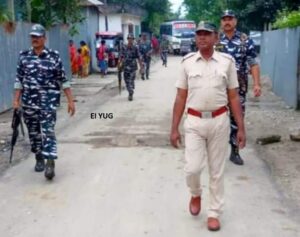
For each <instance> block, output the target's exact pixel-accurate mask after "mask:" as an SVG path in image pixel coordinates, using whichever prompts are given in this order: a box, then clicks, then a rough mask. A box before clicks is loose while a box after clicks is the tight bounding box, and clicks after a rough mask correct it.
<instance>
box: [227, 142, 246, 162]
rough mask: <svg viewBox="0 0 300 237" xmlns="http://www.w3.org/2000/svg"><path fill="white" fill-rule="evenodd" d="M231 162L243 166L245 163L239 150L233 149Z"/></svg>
mask: <svg viewBox="0 0 300 237" xmlns="http://www.w3.org/2000/svg"><path fill="white" fill-rule="evenodd" d="M230 161H231V162H233V163H234V164H236V165H243V164H244V161H243V159H242V158H241V156H240V154H239V150H238V148H235V147H233V146H232V147H231V154H230Z"/></svg>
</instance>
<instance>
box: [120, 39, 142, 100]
mask: <svg viewBox="0 0 300 237" xmlns="http://www.w3.org/2000/svg"><path fill="white" fill-rule="evenodd" d="M120 57H121V58H122V59H123V67H124V80H125V84H126V88H127V91H128V92H129V95H133V92H134V80H135V75H136V70H137V62H136V59H140V58H141V56H140V53H139V50H138V47H137V46H135V45H132V47H129V46H128V45H124V46H123V47H122V49H121V52H120Z"/></svg>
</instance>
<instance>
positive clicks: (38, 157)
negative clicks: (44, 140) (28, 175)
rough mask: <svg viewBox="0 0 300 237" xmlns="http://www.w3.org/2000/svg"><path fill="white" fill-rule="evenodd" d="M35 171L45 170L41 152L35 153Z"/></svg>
mask: <svg viewBox="0 0 300 237" xmlns="http://www.w3.org/2000/svg"><path fill="white" fill-rule="evenodd" d="M35 160H36V163H35V167H34V170H35V172H43V171H44V170H45V160H44V157H43V155H42V154H41V153H38V154H35Z"/></svg>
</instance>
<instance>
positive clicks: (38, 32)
mask: <svg viewBox="0 0 300 237" xmlns="http://www.w3.org/2000/svg"><path fill="white" fill-rule="evenodd" d="M45 34H46V30H45V28H44V27H43V26H42V25H40V24H35V25H33V26H32V27H31V31H30V33H29V35H32V36H38V37H40V36H44V35H45Z"/></svg>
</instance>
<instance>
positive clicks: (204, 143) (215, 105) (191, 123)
mask: <svg viewBox="0 0 300 237" xmlns="http://www.w3.org/2000/svg"><path fill="white" fill-rule="evenodd" d="M216 42H217V32H216V27H215V26H214V25H213V24H211V23H209V22H200V23H199V25H198V27H197V29H196V44H197V47H198V49H199V51H198V52H195V53H190V54H188V55H187V56H186V57H184V59H183V61H182V67H181V73H180V77H179V78H178V80H177V82H176V87H177V96H176V100H175V104H174V109H173V121H172V131H171V135H170V140H171V144H172V145H173V146H174V147H176V148H178V142H180V133H179V128H178V127H179V124H180V120H181V117H182V115H183V112H184V110H185V108H186V109H187V117H186V119H185V122H184V129H185V159H186V165H185V168H184V169H185V172H186V175H187V177H186V181H187V185H188V187H189V188H190V191H191V195H192V198H191V201H190V206H189V209H190V212H191V214H192V215H198V214H199V213H200V210H201V193H202V190H201V182H200V175H201V172H202V170H203V168H204V167H205V163H206V159H207V163H208V169H209V206H208V219H207V227H208V229H209V230H211V231H216V230H219V229H220V221H219V216H220V214H221V212H222V207H223V204H224V166H225V160H226V157H227V153H228V152H229V143H228V140H229V131H230V124H229V115H228V108H227V105H228V104H229V105H230V107H231V110H232V112H233V114H234V117H235V120H236V122H237V125H238V133H237V140H238V143H239V146H240V148H243V147H244V146H245V142H246V139H245V129H244V123H243V118H242V111H241V104H240V100H239V96H238V92H237V88H238V86H239V84H238V80H237V73H236V68H235V61H234V59H233V58H232V57H231V56H230V55H228V54H224V53H219V52H216V51H214V45H215V43H216Z"/></svg>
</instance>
